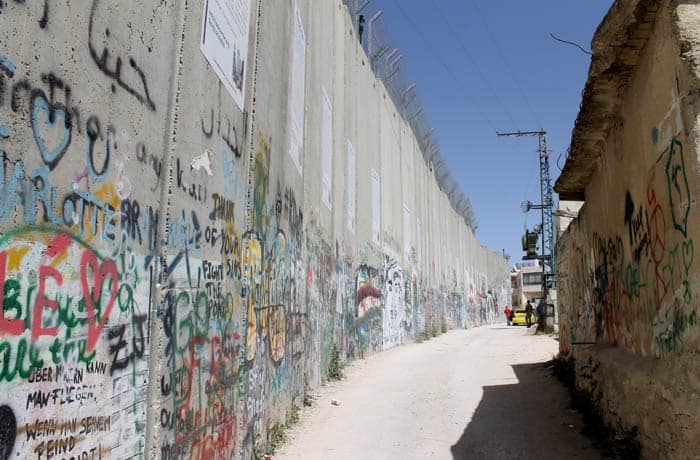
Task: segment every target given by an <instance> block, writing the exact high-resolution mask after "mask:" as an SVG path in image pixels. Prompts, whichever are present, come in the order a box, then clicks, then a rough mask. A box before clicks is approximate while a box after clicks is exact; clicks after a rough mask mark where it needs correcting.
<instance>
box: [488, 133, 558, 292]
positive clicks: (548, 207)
mask: <svg viewBox="0 0 700 460" xmlns="http://www.w3.org/2000/svg"><path fill="white" fill-rule="evenodd" d="M496 135H497V136H499V137H524V136H537V138H538V140H539V147H538V149H537V151H538V154H539V159H540V199H541V200H542V202H541V204H539V205H537V204H532V203H531V202H529V201H527V202H523V203H522V205H521V207H522V210H523V212H528V211H530V210H531V209H539V210H540V211H541V213H542V226H541V227H540V228H541V230H542V255H541V256H539V257H537V258H539V259H542V262H543V265H544V267H543V269H544V276H543V277H542V288H543V289H542V292H543V294H544V295H545V296H546V295H547V290H548V288H549V287H550V285H551V286H552V287H553V286H554V281H555V276H556V270H555V261H554V223H553V221H552V208H553V207H554V198H553V193H552V181H551V178H550V176H549V150H547V132H546V131H544V130H539V131H520V130H518V131H515V132H508V133H500V132H498V131H497V132H496ZM550 279H551V283H549V282H548V281H549V280H550Z"/></svg>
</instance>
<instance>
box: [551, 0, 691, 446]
mask: <svg viewBox="0 0 700 460" xmlns="http://www.w3.org/2000/svg"><path fill="white" fill-rule="evenodd" d="M678 3H679V2H672V3H670V4H669V2H664V3H663V5H662V7H661V8H660V9H659V11H658V12H657V14H656V22H655V24H654V26H653V27H654V29H653V32H652V34H651V36H650V38H649V40H648V41H647V43H646V46H645V47H644V48H643V49H642V52H641V54H640V56H639V60H638V62H637V65H636V68H635V70H634V71H633V75H632V77H631V79H630V81H629V84H628V86H627V87H626V88H625V89H624V92H623V96H622V97H623V100H622V101H621V102H622V103H621V110H620V111H619V112H618V113H617V114H616V118H615V120H614V123H613V128H612V129H611V130H610V132H609V134H608V135H607V136H606V137H605V138H604V139H603V140H602V141H601V142H602V143H603V144H602V154H601V155H600V157H599V158H598V160H597V164H596V168H595V172H594V174H593V176H592V178H591V180H590V182H589V183H588V185H587V187H586V190H585V194H586V204H585V206H584V208H583V209H582V210H581V212H580V213H579V218H578V219H577V220H576V221H574V223H573V224H572V225H571V226H570V227H569V229H568V231H567V232H566V233H565V234H564V235H562V237H561V239H560V240H559V242H558V246H557V252H558V253H557V257H558V259H557V261H558V271H559V273H560V279H559V290H560V291H559V292H560V304H559V308H560V334H561V341H560V349H561V351H562V352H563V353H573V355H574V356H575V357H576V358H577V363H578V365H577V377H578V378H577V383H578V385H579V387H581V388H583V389H586V390H589V391H591V393H592V395H593V397H594V399H599V402H600V405H601V406H602V408H603V410H604V413H605V414H606V416H607V417H608V421H609V422H610V423H611V424H616V423H617V422H618V421H620V422H622V423H623V426H626V427H627V428H631V427H633V426H637V427H638V428H639V429H640V440H641V441H642V446H643V455H644V456H645V457H648V458H664V457H665V458H694V457H693V455H697V448H696V446H695V443H696V442H697V441H696V440H697V439H698V436H699V435H700V428H698V427H699V426H700V423H699V422H700V416H699V414H700V397H699V396H698V395H699V394H700V379H699V378H698V372H697V369H698V367H697V362H698V361H697V353H698V351H699V350H700V321H699V320H700V318H698V315H699V314H700V247H699V248H695V244H696V242H695V241H696V240H697V241H698V243H700V213H698V210H697V200H698V198H697V197H698V196H700V163H699V158H698V155H697V154H698V119H697V112H698V110H697V103H698V94H699V93H698V78H697V76H698V74H697V70H696V68H695V56H696V54H697V49H698V48H697V45H698V40H697V39H696V38H697V37H698V36H699V35H700V33H699V32H700V28H698V27H697V18H698V17H699V15H698V12H699V11H700V6H699V5H697V4H693V5H691V4H682V5H679V4H678ZM607 20H610V19H609V18H608V19H607ZM599 33H600V32H599ZM601 38H604V37H597V39H598V40H600V39H601ZM598 96H599V97H603V98H604V97H611V96H610V95H606V94H599V95H598ZM693 452H695V453H693Z"/></svg>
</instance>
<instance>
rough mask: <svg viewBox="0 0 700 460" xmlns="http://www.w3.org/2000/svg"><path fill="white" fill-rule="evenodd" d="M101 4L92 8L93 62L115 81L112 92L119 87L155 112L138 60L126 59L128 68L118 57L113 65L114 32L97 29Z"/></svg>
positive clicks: (90, 42) (90, 38)
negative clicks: (111, 53)
mask: <svg viewBox="0 0 700 460" xmlns="http://www.w3.org/2000/svg"><path fill="white" fill-rule="evenodd" d="M100 4H101V1H100V0H92V7H91V8H90V23H89V26H88V49H89V50H90V56H91V57H92V60H93V61H95V64H96V65H97V68H98V69H100V70H101V71H102V73H104V74H105V75H106V76H107V77H109V78H111V79H112V80H113V83H112V92H116V90H117V86H119V87H120V88H122V89H123V90H125V91H126V92H127V93H129V94H131V95H132V96H134V97H135V98H136V99H137V100H138V101H139V102H140V103H141V104H143V105H144V106H146V107H148V108H149V109H150V110H152V111H154V112H155V110H156V104H155V102H153V100H152V99H151V95H150V92H149V90H148V82H147V79H146V74H145V73H144V71H143V69H142V68H141V67H140V66H139V65H138V64H137V62H136V59H135V58H134V57H133V56H130V57H129V58H128V59H126V61H127V62H128V67H126V66H125V59H123V58H122V57H121V56H116V58H114V61H113V63H111V56H110V49H109V48H108V44H109V40H110V36H111V34H112V32H111V31H110V29H109V27H105V28H104V29H102V30H101V31H98V30H96V27H95V26H96V23H97V22H98V11H99V9H100ZM109 16H110V15H108V17H109ZM100 32H101V33H102V35H101V36H100V37H98V36H97V34H99V33H100ZM99 41H101V42H102V43H103V47H102V52H98V51H97V49H98V45H97V43H98V42H99ZM129 72H130V73H131V76H130V77H129V76H127V75H126V74H127V73H129Z"/></svg>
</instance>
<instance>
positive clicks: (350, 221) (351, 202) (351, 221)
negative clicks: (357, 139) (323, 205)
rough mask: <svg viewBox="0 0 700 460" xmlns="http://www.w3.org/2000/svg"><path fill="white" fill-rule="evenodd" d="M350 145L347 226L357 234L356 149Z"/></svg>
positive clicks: (347, 175)
mask: <svg viewBox="0 0 700 460" xmlns="http://www.w3.org/2000/svg"><path fill="white" fill-rule="evenodd" d="M347 144H348V149H347V150H348V162H347V171H346V172H345V177H346V178H347V187H346V191H347V225H348V230H350V232H352V233H355V168H356V165H355V149H354V148H353V146H352V143H350V141H349V140H348V141H347Z"/></svg>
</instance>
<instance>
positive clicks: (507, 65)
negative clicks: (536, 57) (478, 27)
mask: <svg viewBox="0 0 700 460" xmlns="http://www.w3.org/2000/svg"><path fill="white" fill-rule="evenodd" d="M471 3H472V6H473V8H474V10H475V11H476V13H477V15H478V16H479V20H481V23H482V24H483V26H484V29H486V33H487V35H488V36H489V39H490V40H491V43H492V44H493V46H494V48H496V51H497V52H498V55H499V57H500V58H501V60H502V61H503V64H504V66H505V68H506V71H507V73H508V76H510V78H511V80H512V81H513V84H515V87H516V89H517V90H518V92H519V93H520V96H521V97H522V98H523V101H525V106H526V107H527V109H528V110H529V111H530V115H532V119H533V121H534V122H535V123H537V125H538V126H539V127H540V128H542V123H541V122H540V120H539V117H538V116H537V114H536V113H535V111H534V110H533V108H532V105H531V104H530V100H529V99H528V97H527V94H526V93H525V90H523V88H522V86H520V83H519V82H518V80H517V79H516V78H515V71H514V70H513V67H512V66H511V65H510V61H509V60H508V59H507V58H506V56H505V54H504V53H503V50H502V49H501V47H500V45H499V44H498V41H497V40H496V37H494V35H493V32H492V31H491V28H490V27H489V26H488V22H487V21H486V15H485V14H484V13H483V11H481V8H479V5H478V3H477V2H476V1H475V0H471Z"/></svg>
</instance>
